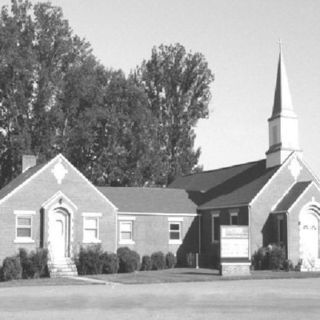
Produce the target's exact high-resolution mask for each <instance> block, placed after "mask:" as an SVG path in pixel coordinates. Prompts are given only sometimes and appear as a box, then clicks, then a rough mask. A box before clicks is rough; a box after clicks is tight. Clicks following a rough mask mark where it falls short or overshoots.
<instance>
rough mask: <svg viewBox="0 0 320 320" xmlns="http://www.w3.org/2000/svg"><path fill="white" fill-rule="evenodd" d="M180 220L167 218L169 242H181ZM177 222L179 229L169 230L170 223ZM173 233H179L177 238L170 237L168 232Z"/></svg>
mask: <svg viewBox="0 0 320 320" xmlns="http://www.w3.org/2000/svg"><path fill="white" fill-rule="evenodd" d="M182 222H183V220H176V219H175V220H170V218H168V227H169V228H168V229H169V244H182ZM172 224H177V225H179V230H171V225H172ZM171 232H173V233H179V239H170V234H171Z"/></svg>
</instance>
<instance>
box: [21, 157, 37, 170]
mask: <svg viewBox="0 0 320 320" xmlns="http://www.w3.org/2000/svg"><path fill="white" fill-rule="evenodd" d="M36 164H37V157H36V156H34V155H26V154H24V155H23V156H22V172H25V171H27V170H28V169H29V168H31V167H34V166H35V165H36Z"/></svg>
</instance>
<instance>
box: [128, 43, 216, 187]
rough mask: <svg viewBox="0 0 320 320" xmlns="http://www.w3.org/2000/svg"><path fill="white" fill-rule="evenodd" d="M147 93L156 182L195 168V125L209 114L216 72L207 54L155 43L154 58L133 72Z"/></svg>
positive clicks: (177, 46) (164, 180)
mask: <svg viewBox="0 0 320 320" xmlns="http://www.w3.org/2000/svg"><path fill="white" fill-rule="evenodd" d="M131 76H132V78H133V79H134V80H135V81H136V83H137V84H138V85H139V86H141V87H142V88H143V89H144V90H145V92H146V94H147V96H148V103H149V109H150V111H151V114H152V117H153V119H154V120H153V121H154V126H155V128H156V133H155V134H156V137H155V139H154V143H155V148H154V150H156V151H157V155H155V156H154V157H153V158H157V159H158V161H157V168H158V170H156V172H157V175H156V176H154V177H153V178H154V180H155V183H156V184H163V185H167V184H168V183H170V182H171V181H172V180H173V179H174V177H175V176H177V175H180V174H186V173H190V172H191V171H192V170H193V169H195V168H196V166H197V162H198V159H199V155H200V150H199V149H198V150H194V140H195V133H194V127H195V125H196V123H197V121H198V120H199V119H200V118H205V117H207V116H208V104H209V101H210V98H211V95H210V84H211V82H212V81H213V74H212V72H211V70H210V69H209V68H208V64H207V62H206V60H205V58H204V56H203V55H202V54H200V53H194V54H193V53H191V52H187V51H186V49H185V48H184V47H183V46H182V45H180V44H175V45H168V46H165V45H161V46H160V47H158V48H156V47H154V48H153V50H152V54H151V58H150V59H149V60H147V61H143V63H142V65H141V66H140V67H138V68H137V69H136V70H135V72H134V73H133V74H132V75H131Z"/></svg>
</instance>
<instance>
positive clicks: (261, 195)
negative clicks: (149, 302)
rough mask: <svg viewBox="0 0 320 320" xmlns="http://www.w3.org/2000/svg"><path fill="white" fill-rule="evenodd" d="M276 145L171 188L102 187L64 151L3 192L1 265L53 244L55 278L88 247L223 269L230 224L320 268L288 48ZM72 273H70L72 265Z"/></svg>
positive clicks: (26, 162)
mask: <svg viewBox="0 0 320 320" xmlns="http://www.w3.org/2000/svg"><path fill="white" fill-rule="evenodd" d="M268 123H269V147H268V150H267V151H266V156H265V158H264V159H261V160H259V161H253V162H249V163H244V164H239V165H234V166H231V167H225V168H221V169H216V170H211V171H204V172H199V173H196V174H190V175H185V176H181V177H177V179H176V180H175V181H173V183H172V184H171V185H170V186H169V187H168V188H125V187H119V188H118V187H96V186H94V185H93V184H92V183H91V182H90V181H89V180H88V179H86V178H85V176H84V175H83V174H82V173H81V172H79V170H77V169H76V168H75V167H74V166H73V165H72V164H71V163H70V162H69V161H68V160H67V159H66V158H65V157H64V156H63V155H61V154H59V155H57V156H56V157H55V158H53V159H51V160H50V161H49V162H47V163H44V164H37V163H36V159H35V157H33V156H24V157H23V172H22V173H21V175H19V176H18V177H17V178H15V179H14V180H13V181H11V182H10V183H9V184H8V185H6V186H5V187H4V188H3V189H2V190H0V225H1V232H0V263H1V262H2V260H3V259H4V258H5V257H7V256H11V255H13V254H15V253H16V252H17V250H18V249H19V248H26V249H27V250H35V249H36V248H47V249H48V252H49V262H50V265H49V267H50V271H51V273H52V274H54V273H55V272H57V270H59V268H60V269H61V267H62V266H63V267H65V268H66V269H65V270H66V272H69V274H72V273H76V269H75V267H74V264H73V259H74V258H75V257H76V255H77V253H78V252H79V250H80V248H81V247H85V246H88V245H94V244H100V245H101V246H102V249H103V250H106V251H109V252H116V250H117V248H119V247H121V246H126V247H129V248H130V249H133V250H135V251H137V252H138V253H139V254H140V255H141V256H142V255H145V254H148V255H150V254H151V253H153V252H156V251H162V252H164V253H167V252H169V251H170V252H173V253H174V254H176V255H177V257H178V259H180V261H183V260H184V259H185V258H186V256H187V255H188V253H198V254H199V260H200V266H203V267H216V268H217V267H219V264H220V226H221V225H223V226H225V225H231V226H248V230H249V258H250V257H251V256H252V255H253V254H254V252H255V251H257V250H258V249H259V248H260V247H262V246H267V245H269V244H277V245H280V246H283V247H284V248H285V251H286V255H287V258H288V259H289V260H291V261H292V263H293V264H294V265H296V264H298V263H299V262H300V263H301V270H302V271H313V270H320V258H319V247H320V246H319V219H320V186H319V180H318V178H317V177H316V176H315V174H314V173H313V172H312V170H311V169H310V168H309V167H308V165H307V164H306V163H305V161H304V159H303V155H302V151H301V149H300V145H299V135H298V118H297V115H296V114H295V112H294V109H293V105H292V101H291V95H290V90H289V85H288V79H287V74H286V69H285V64H284V60H283V56H282V52H281V50H280V55H279V62H278V70H277V79H276V89H275V95H274V104H273V109H272V113H271V117H270V118H269V119H268ZM68 268H69V269H68Z"/></svg>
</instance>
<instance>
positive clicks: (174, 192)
mask: <svg viewBox="0 0 320 320" xmlns="http://www.w3.org/2000/svg"><path fill="white" fill-rule="evenodd" d="M98 189H99V190H100V191H101V192H102V193H103V194H104V196H105V197H107V198H108V199H109V200H110V201H111V202H112V203H114V204H115V205H116V206H117V207H118V209H119V212H141V213H191V214H195V213H196V212H197V206H196V205H195V204H194V203H193V202H192V201H191V200H190V199H189V198H188V194H187V192H185V191H184V190H179V189H170V188H133V187H98Z"/></svg>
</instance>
